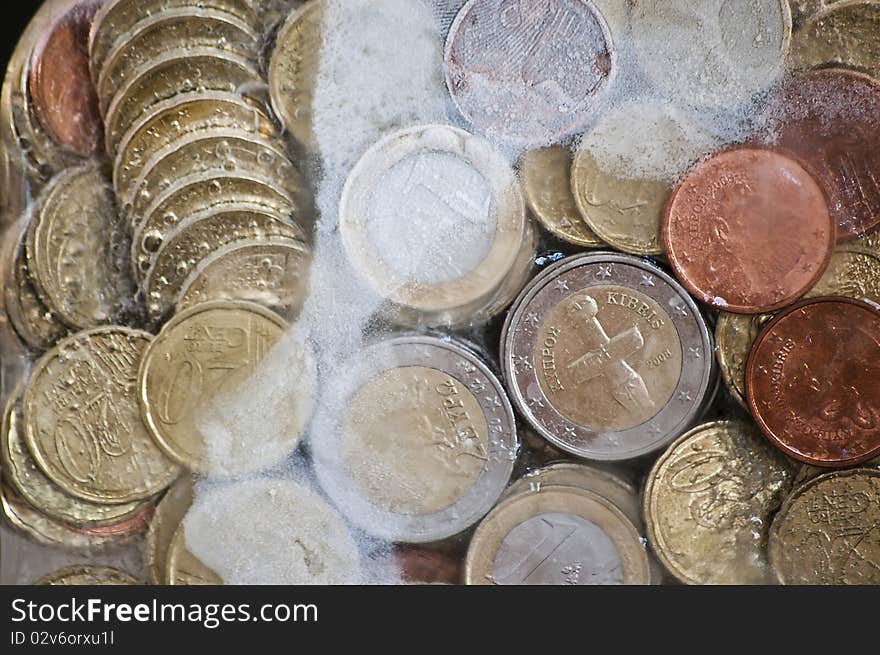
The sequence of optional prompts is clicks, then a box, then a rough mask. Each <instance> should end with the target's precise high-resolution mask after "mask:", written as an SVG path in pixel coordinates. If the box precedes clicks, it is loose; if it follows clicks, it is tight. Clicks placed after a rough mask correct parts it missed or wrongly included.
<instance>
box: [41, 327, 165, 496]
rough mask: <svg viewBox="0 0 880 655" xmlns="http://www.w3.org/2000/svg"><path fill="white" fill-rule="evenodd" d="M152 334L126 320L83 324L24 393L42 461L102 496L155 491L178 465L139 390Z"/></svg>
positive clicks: (80, 490) (60, 480) (53, 476)
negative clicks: (151, 424) (156, 435)
mask: <svg viewBox="0 0 880 655" xmlns="http://www.w3.org/2000/svg"><path fill="white" fill-rule="evenodd" d="M151 340H152V336H151V335H149V334H147V333H146V332H140V331H137V330H130V329H127V328H122V327H107V328H99V329H95V330H91V331H87V332H81V333H79V334H76V335H74V336H72V337H69V338H67V339H65V340H64V341H62V342H61V343H59V344H58V345H57V346H56V347H55V348H54V349H52V350H51V351H50V352H48V353H47V354H46V355H44V356H43V358H42V359H41V360H40V361H39V362H38V363H37V365H36V367H35V368H34V371H33V373H32V374H31V379H30V382H29V383H28V386H27V389H26V391H25V395H24V415H25V438H26V439H27V444H28V448H29V449H30V451H31V454H32V455H33V456H34V459H35V460H36V462H37V465H38V466H39V467H40V469H42V471H43V472H44V473H45V474H46V475H47V476H48V477H49V479H50V480H52V481H53V482H54V483H55V484H57V485H58V486H59V487H61V488H62V489H63V490H64V491H66V492H67V493H69V494H72V495H74V496H76V497H77V498H82V499H84V500H88V501H91V502H95V503H102V504H122V503H128V502H131V501H134V500H140V499H145V498H149V497H150V496H153V495H155V494H157V493H159V492H160V491H162V490H163V489H164V488H165V487H167V486H168V485H169V484H171V482H172V481H173V480H174V479H175V478H176V477H177V475H178V474H179V469H178V468H177V466H175V465H174V464H173V463H172V462H171V461H170V460H168V459H167V458H166V457H165V456H164V455H163V454H162V452H161V451H160V450H159V449H158V448H157V447H156V445H155V444H154V443H153V440H152V438H151V437H150V433H149V432H148V430H147V428H146V426H144V424H143V422H142V421H141V417H140V407H139V406H138V402H137V396H136V393H135V389H136V384H137V371H138V365H139V364H140V361H141V357H142V355H143V353H144V351H146V349H147V346H148V345H149V343H150V341H151Z"/></svg>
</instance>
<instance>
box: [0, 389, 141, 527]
mask: <svg viewBox="0 0 880 655" xmlns="http://www.w3.org/2000/svg"><path fill="white" fill-rule="evenodd" d="M0 437H2V448H0V453H2V461H3V476H4V477H3V479H4V480H5V481H6V482H7V483H8V484H10V485H12V486H13V487H15V490H16V491H17V492H18V493H19V494H21V496H22V498H24V499H25V500H26V501H27V502H28V503H30V504H31V505H33V506H34V507H35V508H38V509H39V510H40V511H41V512H42V513H44V514H46V515H47V516H49V517H50V518H53V519H56V520H58V521H61V522H63V523H66V524H68V525H71V526H93V527H94V526H101V525H111V524H114V523H119V522H121V521H124V520H126V519H129V518H132V517H133V516H134V515H136V514H138V513H140V512H141V510H143V509H144V507H145V506H146V505H147V504H148V501H139V502H131V503H125V504H122V505H98V504H95V503H90V502H88V501H85V500H81V499H79V498H75V497H73V496H70V495H68V494H66V493H64V492H63V491H62V490H61V489H60V488H58V487H57V486H56V485H55V484H54V483H53V482H52V481H51V480H49V479H48V478H47V477H46V475H45V474H44V473H43V472H42V471H41V470H40V468H39V467H38V466H37V464H36V462H35V461H34V459H33V457H32V456H31V453H30V451H29V450H28V446H27V441H26V439H25V435H24V416H23V412H22V406H21V393H20V392H18V393H14V394H13V395H11V396H10V398H9V401H8V402H7V404H6V410H5V412H4V414H3V430H2V435H0Z"/></svg>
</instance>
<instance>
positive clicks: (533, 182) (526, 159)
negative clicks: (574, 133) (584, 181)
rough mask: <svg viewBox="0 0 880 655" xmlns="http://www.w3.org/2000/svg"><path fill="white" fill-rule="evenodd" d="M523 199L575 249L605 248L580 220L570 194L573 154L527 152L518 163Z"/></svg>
mask: <svg viewBox="0 0 880 655" xmlns="http://www.w3.org/2000/svg"><path fill="white" fill-rule="evenodd" d="M519 170H520V175H521V177H522V187H523V195H524V196H525V199H526V203H527V204H528V206H529V209H530V210H531V212H532V213H533V214H534V215H535V216H536V217H537V219H538V220H539V221H540V222H541V225H542V226H543V227H544V229H546V230H547V231H548V232H550V233H551V234H552V235H553V236H555V237H558V238H560V239H562V240H563V241H568V242H569V243H573V244H574V245H576V246H583V247H585V248H596V247H599V246H601V245H602V244H603V241H602V240H601V239H599V237H597V236H596V235H595V234H594V233H593V231H592V230H591V229H590V228H589V227H588V226H587V224H586V223H585V222H584V219H583V218H581V215H580V212H578V208H577V205H576V204H575V199H574V196H573V195H572V192H571V181H570V180H571V152H570V151H569V150H568V149H567V148H564V147H562V146H553V147H549V148H540V149H537V150H530V151H529V152H527V153H526V154H525V155H524V156H523V158H522V159H521V160H520V163H519Z"/></svg>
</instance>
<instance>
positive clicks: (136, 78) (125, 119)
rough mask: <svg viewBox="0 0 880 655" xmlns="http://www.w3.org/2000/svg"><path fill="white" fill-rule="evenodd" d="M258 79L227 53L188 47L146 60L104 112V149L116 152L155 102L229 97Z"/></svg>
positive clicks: (252, 68)
mask: <svg viewBox="0 0 880 655" xmlns="http://www.w3.org/2000/svg"><path fill="white" fill-rule="evenodd" d="M196 74H197V75H196ZM259 79H260V73H259V71H258V70H257V68H256V66H255V65H254V64H253V63H252V62H251V61H249V60H248V59H246V58H245V57H242V56H240V55H237V54H234V53H231V52H222V51H219V50H215V49H213V48H193V47H191V46H187V47H186V48H178V49H175V50H169V51H168V52H166V53H164V54H163V56H162V57H161V58H158V57H157V58H154V59H151V60H149V62H148V64H147V66H145V67H144V68H141V69H137V70H136V71H135V72H134V73H132V75H131V78H130V80H129V82H128V84H126V85H125V86H123V87H121V88H118V92H117V93H116V95H115V97H114V99H113V101H112V103H110V106H109V108H108V109H107V111H106V121H105V122H106V125H107V144H108V148H109V150H110V152H116V148H117V146H118V145H119V142H120V140H121V139H122V136H123V134H125V132H126V131H127V130H128V129H129V128H130V127H131V125H132V124H134V123H135V122H136V120H137V118H138V117H139V116H141V115H143V114H144V113H145V112H146V111H148V110H149V108H150V107H151V106H153V105H155V104H157V103H159V102H162V101H164V100H168V99H170V98H173V97H174V96H176V95H179V94H181V93H188V92H194V91H203V90H205V91H225V92H228V93H233V92H235V91H237V90H238V89H240V88H242V87H244V86H246V85H247V84H253V83H255V82H256V81H257V80H259Z"/></svg>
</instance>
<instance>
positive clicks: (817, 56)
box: [791, 0, 880, 78]
mask: <svg viewBox="0 0 880 655" xmlns="http://www.w3.org/2000/svg"><path fill="white" fill-rule="evenodd" d="M815 1H816V0H814V2H815ZM825 4H827V5H829V6H828V7H827V9H825V10H824V11H821V12H815V13H813V14H812V15H811V16H810V17H809V19H808V20H805V21H804V24H803V26H802V27H801V29H799V30H798V31H797V32H795V34H794V39H793V40H792V48H791V59H792V63H793V65H794V66H796V67H799V68H815V67H818V66H828V65H837V66H841V65H842V66H846V67H848V68H854V69H857V70H862V71H864V72H866V73H869V74H870V75H872V76H873V77H875V78H877V77H880V44H878V43H877V39H876V38H875V37H876V34H877V31H878V29H880V3H878V2H872V1H871V0H856V1H852V0H848V1H843V2H841V1H838V2H826V3H825Z"/></svg>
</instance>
